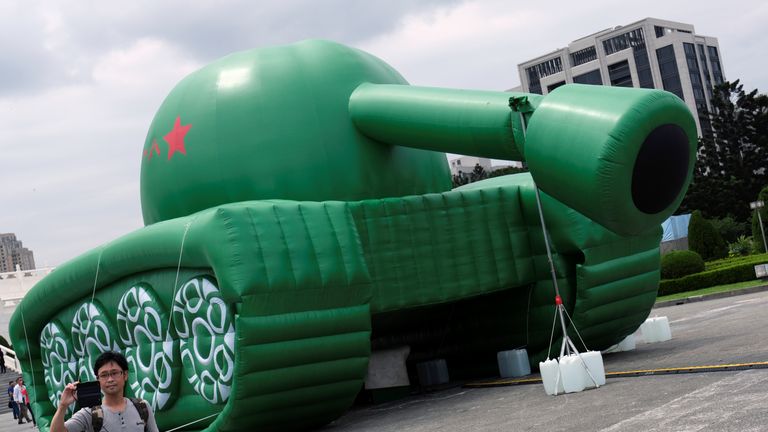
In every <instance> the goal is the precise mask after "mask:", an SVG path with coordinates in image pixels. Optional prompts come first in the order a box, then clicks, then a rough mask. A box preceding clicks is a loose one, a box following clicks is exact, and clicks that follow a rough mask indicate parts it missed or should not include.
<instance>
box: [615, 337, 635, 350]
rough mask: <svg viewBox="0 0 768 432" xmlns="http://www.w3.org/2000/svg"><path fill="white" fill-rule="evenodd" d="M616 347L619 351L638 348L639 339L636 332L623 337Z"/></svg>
mask: <svg viewBox="0 0 768 432" xmlns="http://www.w3.org/2000/svg"><path fill="white" fill-rule="evenodd" d="M616 348H617V350H618V352H622V351H632V350H634V349H635V348H637V340H636V339H635V335H634V333H633V334H631V335H629V336H627V337H625V338H624V339H622V340H621V342H619V345H618V346H617V347H616Z"/></svg>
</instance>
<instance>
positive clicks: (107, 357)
mask: <svg viewBox="0 0 768 432" xmlns="http://www.w3.org/2000/svg"><path fill="white" fill-rule="evenodd" d="M109 362H115V363H117V365H118V366H120V369H122V370H123V372H127V371H128V360H126V359H125V356H124V355H122V354H120V353H119V352H115V351H107V352H105V353H101V355H100V356H98V357H97V358H96V362H95V363H94V364H93V374H94V375H98V374H99V369H101V367H102V366H104V365H105V364H107V363H109Z"/></svg>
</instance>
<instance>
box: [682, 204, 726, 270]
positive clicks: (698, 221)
mask: <svg viewBox="0 0 768 432" xmlns="http://www.w3.org/2000/svg"><path fill="white" fill-rule="evenodd" d="M688 249H690V250H692V251H694V252H696V253H698V254H699V255H701V258H703V259H704V261H710V260H713V259H718V258H725V257H726V256H727V255H728V247H727V246H726V244H725V241H724V240H723V238H722V237H721V236H720V233H718V232H717V230H716V229H715V227H713V226H712V224H711V223H710V222H709V221H708V220H706V219H704V216H702V215H701V212H700V211H698V210H696V211H694V212H693V214H691V220H690V222H688Z"/></svg>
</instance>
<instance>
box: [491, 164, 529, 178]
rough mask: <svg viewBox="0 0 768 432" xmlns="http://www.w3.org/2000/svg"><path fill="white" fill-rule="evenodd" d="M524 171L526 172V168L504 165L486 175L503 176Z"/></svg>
mask: <svg viewBox="0 0 768 432" xmlns="http://www.w3.org/2000/svg"><path fill="white" fill-rule="evenodd" d="M524 172H528V169H527V168H517V167H512V166H510V167H505V168H499V169H497V170H496V171H494V172H492V173H490V174H488V177H489V178H490V177H501V176H505V175H510V174H519V173H524Z"/></svg>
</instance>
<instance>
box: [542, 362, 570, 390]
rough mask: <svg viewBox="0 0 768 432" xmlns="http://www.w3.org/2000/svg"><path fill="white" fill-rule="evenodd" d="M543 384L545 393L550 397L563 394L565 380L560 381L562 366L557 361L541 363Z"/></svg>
mask: <svg viewBox="0 0 768 432" xmlns="http://www.w3.org/2000/svg"><path fill="white" fill-rule="evenodd" d="M539 371H540V372H541V382H542V383H543V384H544V392H545V393H547V394H548V395H550V396H552V395H556V394H560V393H563V392H564V390H563V380H562V379H560V365H559V364H558V363H557V360H555V359H551V360H550V359H547V360H545V361H543V362H539Z"/></svg>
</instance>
